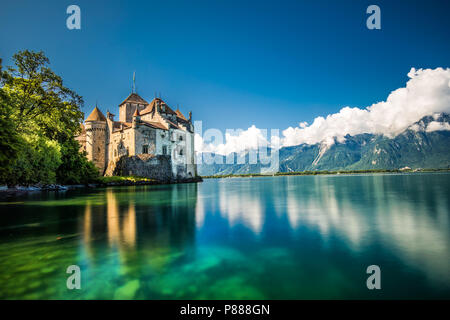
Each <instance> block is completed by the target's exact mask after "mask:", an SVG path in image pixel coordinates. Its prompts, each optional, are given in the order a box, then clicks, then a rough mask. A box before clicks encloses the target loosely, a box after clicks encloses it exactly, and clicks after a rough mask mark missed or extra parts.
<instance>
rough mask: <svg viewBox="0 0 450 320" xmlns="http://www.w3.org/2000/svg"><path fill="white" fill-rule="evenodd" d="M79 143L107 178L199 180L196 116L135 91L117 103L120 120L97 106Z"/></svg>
mask: <svg viewBox="0 0 450 320" xmlns="http://www.w3.org/2000/svg"><path fill="white" fill-rule="evenodd" d="M77 140H78V141H79V142H80V145H81V149H82V150H84V151H86V154H87V158H88V159H89V160H91V161H92V162H93V163H94V164H95V165H96V166H97V168H98V169H99V171H100V173H101V174H103V175H136V176H144V177H150V178H160V179H169V178H170V179H188V178H194V177H196V176H197V168H196V165H195V163H194V158H195V157H194V126H193V124H192V113H191V112H189V118H186V117H185V116H184V115H183V114H182V113H181V111H180V110H178V109H177V110H176V111H173V110H172V109H171V108H170V107H169V106H168V105H167V104H166V103H165V102H164V101H163V100H162V99H160V98H155V99H153V100H152V101H151V102H150V103H148V102H147V101H145V100H144V99H143V98H141V97H140V96H139V95H138V94H137V93H134V92H133V93H131V94H130V95H129V96H128V97H127V98H126V99H125V100H124V101H123V102H122V103H121V104H120V105H119V121H115V120H114V114H112V113H110V112H109V111H108V112H107V114H106V117H105V116H104V115H103V113H102V112H101V111H100V110H99V109H98V108H97V107H95V108H94V110H93V111H92V112H91V114H90V115H89V116H88V117H87V119H86V120H85V123H84V126H82V133H81V134H80V136H78V137H77Z"/></svg>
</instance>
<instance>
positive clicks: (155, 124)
mask: <svg viewBox="0 0 450 320" xmlns="http://www.w3.org/2000/svg"><path fill="white" fill-rule="evenodd" d="M141 123H142V124H144V125H147V126H149V127H152V128H155V129H162V130H167V128H166V127H165V126H164V125H163V124H162V123H160V122H153V121H142V120H141Z"/></svg>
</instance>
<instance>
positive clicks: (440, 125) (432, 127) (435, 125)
mask: <svg viewBox="0 0 450 320" xmlns="http://www.w3.org/2000/svg"><path fill="white" fill-rule="evenodd" d="M439 130H450V124H448V123H446V122H437V121H432V122H430V123H429V124H428V126H427V129H426V131H427V132H432V131H439Z"/></svg>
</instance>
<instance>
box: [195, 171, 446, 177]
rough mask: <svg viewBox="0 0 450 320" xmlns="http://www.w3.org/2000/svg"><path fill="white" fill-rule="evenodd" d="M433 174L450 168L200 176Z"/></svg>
mask: <svg viewBox="0 0 450 320" xmlns="http://www.w3.org/2000/svg"><path fill="white" fill-rule="evenodd" d="M433 172H450V168H443V169H415V170H412V169H411V170H402V169H392V170H378V169H374V170H323V171H297V172H277V173H271V174H263V173H246V174H225V175H213V176H202V178H203V179H223V178H259V177H282V176H316V175H336V176H337V175H352V174H378V173H390V174H396V173H433Z"/></svg>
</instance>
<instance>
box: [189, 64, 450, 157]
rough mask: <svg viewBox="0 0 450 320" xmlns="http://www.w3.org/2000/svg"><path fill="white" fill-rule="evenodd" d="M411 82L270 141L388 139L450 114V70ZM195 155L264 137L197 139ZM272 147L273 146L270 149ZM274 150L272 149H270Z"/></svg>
mask: <svg viewBox="0 0 450 320" xmlns="http://www.w3.org/2000/svg"><path fill="white" fill-rule="evenodd" d="M408 77H409V78H410V79H409V80H408V82H407V83H406V87H404V88H399V89H397V90H394V91H392V92H391V93H390V94H389V96H388V97H387V99H386V101H382V102H378V103H375V104H372V105H371V106H368V107H366V108H363V109H361V108H357V107H353V108H352V107H348V106H347V107H344V108H342V109H341V110H340V111H339V112H338V113H334V114H330V115H328V116H327V117H326V118H324V117H317V118H315V119H314V121H313V123H312V124H311V125H308V123H306V122H300V123H299V126H298V127H295V128H293V127H289V128H287V129H285V130H284V131H283V132H282V137H280V138H279V139H277V138H276V137H273V138H272V139H271V142H272V144H273V143H274V142H277V143H278V144H279V145H282V146H293V145H299V144H302V143H306V144H316V143H319V142H324V143H325V144H326V145H331V144H333V143H334V139H335V138H336V139H337V140H338V141H340V142H342V141H345V138H344V137H345V136H346V135H347V134H349V135H357V134H361V133H373V134H384V135H386V136H389V137H393V136H396V135H397V134H399V133H401V132H403V131H404V130H405V129H406V128H408V127H409V126H411V125H412V124H413V123H415V122H417V121H419V120H420V119H421V118H423V117H424V116H426V115H435V114H436V113H441V112H446V113H450V69H449V68H446V69H443V68H437V69H418V70H416V69H414V68H412V69H411V71H410V72H409V73H408ZM426 130H427V131H435V130H450V126H449V125H448V124H447V125H442V124H440V123H438V122H435V121H433V122H431V123H430V124H429V125H428V127H427V129H426ZM195 143H196V145H195V147H196V150H197V151H198V152H216V153H220V154H228V153H230V152H240V151H243V150H246V149H248V148H255V147H256V146H258V145H261V144H262V145H267V143H268V141H267V134H264V130H261V129H258V128H256V127H255V126H254V125H253V126H251V127H250V128H248V129H247V130H244V131H241V132H239V133H238V134H235V135H230V134H227V135H226V139H225V142H223V141H219V142H218V143H217V141H216V143H208V144H206V143H204V141H203V139H202V138H201V137H200V136H199V135H196V141H195ZM272 146H273V145H272ZM273 147H274V146H273Z"/></svg>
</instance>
